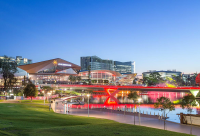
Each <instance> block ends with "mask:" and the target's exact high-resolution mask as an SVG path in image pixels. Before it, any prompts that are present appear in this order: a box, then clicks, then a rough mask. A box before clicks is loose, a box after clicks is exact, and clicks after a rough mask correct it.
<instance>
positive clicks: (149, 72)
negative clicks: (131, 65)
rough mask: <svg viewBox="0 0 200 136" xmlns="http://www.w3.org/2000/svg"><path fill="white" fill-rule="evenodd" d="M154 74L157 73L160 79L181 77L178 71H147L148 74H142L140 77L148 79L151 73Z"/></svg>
mask: <svg viewBox="0 0 200 136" xmlns="http://www.w3.org/2000/svg"><path fill="white" fill-rule="evenodd" d="M155 72H157V73H159V74H160V75H161V77H162V78H166V77H172V76H173V75H174V76H182V72H179V71H176V70H167V71H164V70H160V71H156V70H149V71H148V72H143V73H142V76H143V78H144V77H149V75H150V74H151V73H155Z"/></svg>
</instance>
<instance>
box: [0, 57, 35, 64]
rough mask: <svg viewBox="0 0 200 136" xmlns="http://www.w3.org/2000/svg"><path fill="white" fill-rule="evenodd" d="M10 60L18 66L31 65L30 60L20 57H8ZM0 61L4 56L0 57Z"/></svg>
mask: <svg viewBox="0 0 200 136" xmlns="http://www.w3.org/2000/svg"><path fill="white" fill-rule="evenodd" d="M10 58H11V61H15V62H16V63H17V65H18V66H20V65H26V64H31V63H32V60H31V59H27V58H22V56H16V58H14V57H10ZM0 59H4V56H0Z"/></svg>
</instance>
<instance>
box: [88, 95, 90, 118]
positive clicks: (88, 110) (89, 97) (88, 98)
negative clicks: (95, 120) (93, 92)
mask: <svg viewBox="0 0 200 136" xmlns="http://www.w3.org/2000/svg"><path fill="white" fill-rule="evenodd" d="M87 97H88V117H89V98H90V94H87Z"/></svg>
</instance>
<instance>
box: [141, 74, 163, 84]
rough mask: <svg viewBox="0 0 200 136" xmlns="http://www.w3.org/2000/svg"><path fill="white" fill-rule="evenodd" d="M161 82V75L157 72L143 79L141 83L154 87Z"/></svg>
mask: <svg viewBox="0 0 200 136" xmlns="http://www.w3.org/2000/svg"><path fill="white" fill-rule="evenodd" d="M161 81H162V78H161V75H160V74H159V73H158V72H153V73H151V74H150V75H149V77H144V78H143V83H144V84H147V85H156V84H158V83H159V82H161Z"/></svg>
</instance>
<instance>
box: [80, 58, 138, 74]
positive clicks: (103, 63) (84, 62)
mask: <svg viewBox="0 0 200 136" xmlns="http://www.w3.org/2000/svg"><path fill="white" fill-rule="evenodd" d="M80 61H81V62H80V63H81V71H88V68H89V66H90V67H91V70H111V71H116V72H119V73H120V74H133V73H135V62H134V61H129V62H120V61H113V60H104V59H101V58H99V57H97V56H87V57H81V60H80Z"/></svg>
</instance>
